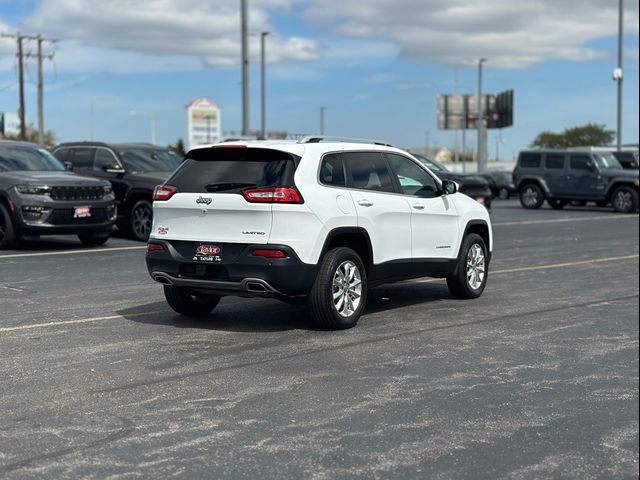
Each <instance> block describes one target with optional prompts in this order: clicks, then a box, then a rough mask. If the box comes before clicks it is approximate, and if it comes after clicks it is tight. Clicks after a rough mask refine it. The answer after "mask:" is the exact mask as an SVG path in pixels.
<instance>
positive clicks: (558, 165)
mask: <svg viewBox="0 0 640 480" xmlns="http://www.w3.org/2000/svg"><path fill="white" fill-rule="evenodd" d="M544 168H549V169H557V170H562V169H564V155H558V154H557V153H556V154H549V155H547V158H546V159H545V161H544Z"/></svg>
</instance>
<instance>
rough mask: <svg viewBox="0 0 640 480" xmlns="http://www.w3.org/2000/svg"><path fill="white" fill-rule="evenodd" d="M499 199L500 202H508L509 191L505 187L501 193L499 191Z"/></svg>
mask: <svg viewBox="0 0 640 480" xmlns="http://www.w3.org/2000/svg"><path fill="white" fill-rule="evenodd" d="M498 198H499V199H500V200H507V199H508V198H509V190H508V189H507V188H505V187H502V188H501V189H500V190H499V191H498Z"/></svg>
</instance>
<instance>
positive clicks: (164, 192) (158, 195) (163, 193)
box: [153, 185, 178, 202]
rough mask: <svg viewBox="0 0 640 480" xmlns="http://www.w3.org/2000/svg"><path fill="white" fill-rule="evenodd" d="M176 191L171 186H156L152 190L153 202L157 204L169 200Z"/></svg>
mask: <svg viewBox="0 0 640 480" xmlns="http://www.w3.org/2000/svg"><path fill="white" fill-rule="evenodd" d="M177 191H178V189H177V188H176V187H172V186H171V185H156V188H154V189H153V200H154V201H158V202H162V201H165V200H169V199H170V198H171V197H173V195H174V194H175V193H176V192H177Z"/></svg>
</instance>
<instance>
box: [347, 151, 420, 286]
mask: <svg viewBox="0 0 640 480" xmlns="http://www.w3.org/2000/svg"><path fill="white" fill-rule="evenodd" d="M340 155H342V156H343V158H344V161H345V165H346V167H347V176H348V179H347V180H348V181H347V184H348V186H349V188H350V190H349V194H350V195H351V198H352V199H353V203H354V204H355V207H356V212H357V215H358V226H359V227H362V228H364V229H365V230H366V231H367V232H368V233H369V238H370V239H371V246H372V248H373V263H374V264H376V265H379V264H385V263H386V265H385V266H384V268H382V269H381V270H379V272H380V273H379V275H380V276H381V277H394V276H401V275H402V274H406V272H407V270H406V268H407V264H410V262H411V208H410V207H409V204H408V203H407V202H406V200H405V199H404V198H403V197H402V195H399V192H398V191H397V190H396V187H395V182H394V181H393V179H392V176H391V171H390V169H389V167H388V165H387V161H386V160H385V158H384V156H383V154H382V153H380V152H366V151H364V152H363V151H360V152H343V153H341V154H340ZM389 262H395V263H389Z"/></svg>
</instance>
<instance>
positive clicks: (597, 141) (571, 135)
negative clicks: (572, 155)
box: [531, 123, 615, 148]
mask: <svg viewBox="0 0 640 480" xmlns="http://www.w3.org/2000/svg"><path fill="white" fill-rule="evenodd" d="M614 138H615V132H614V131H613V130H609V129H607V127H606V126H605V125H602V124H597V123H587V124H586V125H583V126H580V127H572V128H565V129H564V131H563V132H562V133H555V132H549V131H544V132H540V133H539V134H538V136H537V137H536V138H535V139H534V140H533V142H532V143H531V146H532V147H539V148H569V147H588V146H598V145H608V144H610V143H611V142H612V141H613V139H614Z"/></svg>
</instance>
